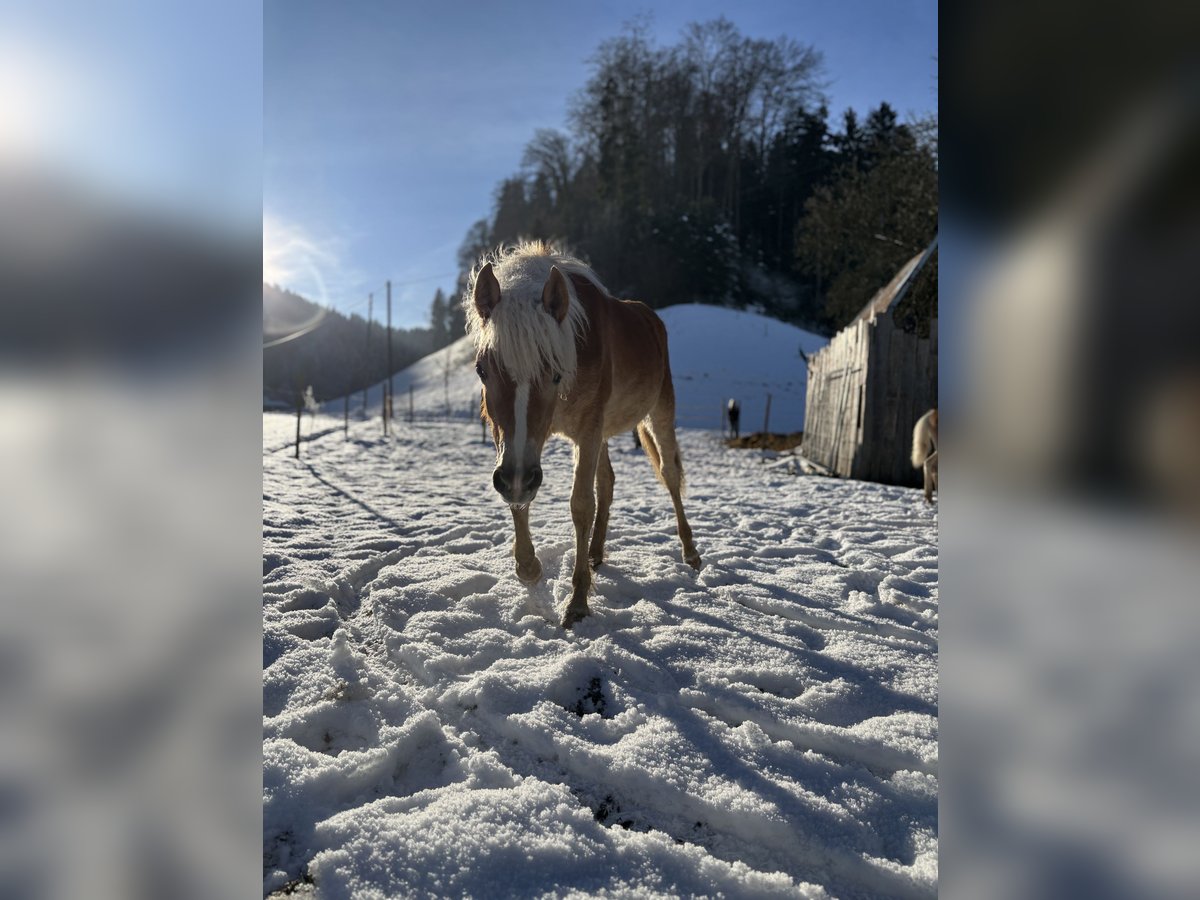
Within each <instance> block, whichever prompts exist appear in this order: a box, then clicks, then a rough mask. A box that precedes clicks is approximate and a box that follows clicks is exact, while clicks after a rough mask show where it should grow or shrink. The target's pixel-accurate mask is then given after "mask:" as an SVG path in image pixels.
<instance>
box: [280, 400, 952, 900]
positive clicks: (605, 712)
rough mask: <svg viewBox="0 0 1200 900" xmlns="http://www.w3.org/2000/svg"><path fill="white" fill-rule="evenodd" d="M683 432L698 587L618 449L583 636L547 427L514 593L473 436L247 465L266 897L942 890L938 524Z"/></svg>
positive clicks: (906, 504)
mask: <svg viewBox="0 0 1200 900" xmlns="http://www.w3.org/2000/svg"><path fill="white" fill-rule="evenodd" d="M269 418H270V416H264V419H269ZM264 431H265V433H266V432H268V431H270V429H269V428H266V427H265V428H264ZM681 443H682V447H683V453H684V462H685V468H686V469H687V473H688V484H689V490H688V496H687V498H686V499H685V504H686V506H687V509H688V513H689V518H690V519H691V521H692V525H693V529H694V531H695V534H696V541H697V546H698V547H699V548H700V551H701V554H702V556H703V557H704V561H705V568H704V570H703V571H702V572H701V573H699V575H696V574H695V573H693V572H692V570H691V569H690V568H689V567H687V566H686V565H685V564H684V563H682V562H681V561H680V559H679V550H678V542H677V538H676V536H675V532H674V517H673V515H672V514H671V510H670V502H669V499H668V497H667V495H666V492H665V490H663V489H662V488H661V486H660V485H658V484H657V482H656V481H655V480H654V477H653V474H652V472H651V470H650V466H649V463H648V462H647V461H646V460H645V459H644V458H643V457H642V456H641V454H640V453H637V452H635V451H634V450H633V448H632V445H631V442H630V441H629V440H628V439H614V440H613V441H611V442H610V452H611V455H612V461H613V467H614V470H615V473H616V490H615V497H614V504H613V513H612V522H611V525H610V537H609V542H608V551H607V553H608V555H607V560H606V563H605V565H604V566H603V567H602V568H601V569H600V570H599V571H598V572H597V573H596V579H595V588H594V591H593V596H592V599H591V601H590V602H591V607H592V615H591V616H590V617H589V618H588V619H586V620H584V621H583V622H581V623H579V624H578V625H577V626H576V627H575V629H574V631H573V632H564V631H563V630H562V629H560V628H559V627H558V626H557V624H556V622H557V616H558V611H559V610H560V609H561V606H562V604H563V601H564V599H565V597H566V596H567V594H569V591H570V577H571V566H572V563H573V557H574V542H573V536H572V531H571V524H570V514H569V509H568V501H567V497H568V495H569V490H570V448H569V445H568V444H566V443H565V442H561V441H552V442H551V444H549V445H548V446H547V451H546V455H545V458H544V460H543V464H544V469H545V472H546V478H545V483H544V486H543V488H542V491H541V492H540V494H539V496H538V499H537V501H536V502H535V504H534V506H533V508H532V525H533V533H534V539H535V544H536V546H537V549H538V555H539V557H540V559H541V561H542V564H543V569H544V579H543V582H542V583H541V584H539V585H537V586H535V587H533V588H531V589H527V588H525V587H524V586H522V585H521V584H520V583H519V582H518V581H517V580H516V578H515V576H514V575H513V574H512V562H511V558H510V556H509V546H510V543H511V520H510V518H509V515H508V513H507V511H506V510H505V509H504V507H503V506H502V504H501V503H500V501H499V499H498V498H497V497H496V496H495V495H494V492H493V491H492V490H491V486H490V474H491V468H492V465H493V461H494V453H493V450H492V449H491V447H490V446H485V445H483V444H481V443H480V442H479V429H478V426H477V425H467V424H455V423H450V424H431V425H416V426H402V427H401V429H400V431H399V433H398V434H397V435H395V437H394V438H393V440H392V441H390V442H385V441H383V440H382V439H381V438H380V437H379V435H378V429H377V427H376V424H375V423H365V424H352V426H351V440H350V441H344V440H343V438H342V436H341V435H340V434H328V435H325V436H322V437H320V438H318V439H316V440H314V441H312V442H311V443H309V444H306V445H305V446H304V447H302V451H301V452H302V457H303V458H302V459H301V460H300V461H296V460H293V459H291V458H289V457H287V456H284V455H282V454H271V453H266V454H264V500H263V502H264V598H263V602H264V658H263V664H264V675H263V679H264V755H265V764H264V783H265V798H264V892H265V893H269V892H271V891H275V890H280V889H285V888H286V889H288V890H301V891H303V890H307V889H308V883H309V882H310V881H311V882H314V883H315V884H316V885H317V886H318V887H319V888H320V892H321V894H322V896H358V895H363V894H368V895H369V893H370V892H371V891H376V892H378V893H379V894H380V895H389V894H396V893H410V892H411V893H417V894H422V893H430V894H440V893H450V894H459V893H472V894H475V895H481V896H489V895H496V894H505V893H516V894H534V893H537V892H539V891H557V892H558V893H560V894H561V893H566V892H568V891H570V890H577V891H581V892H585V893H592V894H594V893H596V892H598V891H601V890H616V891H624V890H634V889H636V890H640V891H643V892H646V893H649V894H656V893H657V894H677V893H689V892H695V893H708V894H711V893H715V892H718V891H724V892H726V893H729V894H733V895H737V894H745V893H754V894H772V893H778V894H781V895H789V896H794V895H796V894H798V893H799V894H811V895H813V896H820V895H822V893H823V892H824V891H828V892H829V893H831V894H833V895H835V896H855V895H861V896H898V897H931V896H934V895H935V894H936V883H937V875H936V856H937V836H936V835H937V778H936V764H937V718H936V717H937V546H936V539H937V535H936V511H935V510H931V509H929V508H927V507H925V506H924V505H923V504H922V502H921V499H920V492H919V491H915V490H909V489H903V488H891V487H885V486H880V485H870V484H864V483H859V482H849V481H835V480H830V479H822V478H794V477H791V476H788V475H786V474H784V473H782V472H781V471H779V470H778V469H768V468H766V467H764V466H762V465H761V464H760V463H759V461H758V456H757V454H755V453H746V452H745V451H741V452H739V451H730V450H726V449H725V448H724V447H722V446H720V445H719V443H718V442H717V440H716V438H715V437H714V436H713V435H711V434H709V433H705V432H694V431H688V430H683V431H681Z"/></svg>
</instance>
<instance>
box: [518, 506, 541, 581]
mask: <svg viewBox="0 0 1200 900" xmlns="http://www.w3.org/2000/svg"><path fill="white" fill-rule="evenodd" d="M512 517H513V530H514V531H515V532H516V537H514V538H513V557H514V558H515V559H516V561H517V577H518V578H520V579H521V580H522V581H523V582H525V583H526V584H533V583H534V582H536V581H537V580H538V579H540V578H541V577H542V564H541V563H540V562H538V558H537V554H536V553H534V552H533V538H532V537H531V536H530V534H529V507H528V506H524V507H522V508H520V509H514V510H513V511H512Z"/></svg>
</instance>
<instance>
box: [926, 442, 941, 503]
mask: <svg viewBox="0 0 1200 900" xmlns="http://www.w3.org/2000/svg"><path fill="white" fill-rule="evenodd" d="M924 468H925V502H926V503H932V502H933V492H934V491H935V490H936V489H937V483H938V456H937V451H936V450H934V451H933V452H932V453H931V454H929V456H927V457H925V466H924Z"/></svg>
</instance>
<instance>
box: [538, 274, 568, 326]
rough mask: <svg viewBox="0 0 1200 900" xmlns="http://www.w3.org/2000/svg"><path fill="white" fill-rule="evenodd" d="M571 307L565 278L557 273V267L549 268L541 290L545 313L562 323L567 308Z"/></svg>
mask: <svg viewBox="0 0 1200 900" xmlns="http://www.w3.org/2000/svg"><path fill="white" fill-rule="evenodd" d="M570 305H571V291H570V289H569V288H568V287H567V279H566V276H565V275H563V273H562V272H561V271H559V268H558V266H551V267H550V277H549V278H547V279H546V286H545V287H543V288H542V306H544V307H546V312H548V313H550V315H552V316H554V318H555V319H556V320H557V321H559V322H562V320H563V319H565V318H566V317H567V308H568V307H569V306H570Z"/></svg>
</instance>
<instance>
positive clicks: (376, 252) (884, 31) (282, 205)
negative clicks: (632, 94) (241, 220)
mask: <svg viewBox="0 0 1200 900" xmlns="http://www.w3.org/2000/svg"><path fill="white" fill-rule="evenodd" d="M647 13H648V14H650V16H651V29H652V33H653V34H654V35H655V36H656V38H657V41H658V43H659V44H674V43H676V42H677V40H678V38H679V34H680V31H681V29H682V28H683V27H684V25H686V24H687V23H689V22H693V21H707V20H709V19H714V18H717V17H718V16H721V15H724V16H725V17H726V18H728V19H730V20H731V21H732V22H733V23H734V24H735V25H736V26H737V27H738V28H739V29H740V30H741V32H742V33H743V34H746V35H749V36H752V37H763V38H774V37H778V36H779V35H781V34H786V35H788V36H789V37H792V38H794V39H796V40H798V41H800V42H801V43H805V44H811V45H812V46H814V47H815V48H816V49H818V50H820V51H821V52H822V53H823V54H824V57H825V78H826V80H827V81H828V82H829V84H828V88H827V91H826V93H827V96H828V98H829V101H830V109H831V113H832V118H833V119H834V120H835V121H836V120H837V119H838V118H840V115H841V112H842V110H844V109H845V108H847V107H853V108H854V109H856V110H858V111H859V112H860V113H865V112H866V111H867V110H868V109H869V108H870V107H873V106H876V105H878V104H879V103H880V102H881V101H884V100H886V101H887V102H889V103H891V104H892V106H894V107H895V108H896V109H897V111H898V112H899V113H900V115H901V117H902V118H904V117H906V116H907V115H909V114H912V115H921V114H925V113H928V112H931V111H933V110H935V109H936V105H937V81H936V69H937V63H936V59H935V58H936V56H937V4H936V2H916V0H870V2H868V0H841V2H827V0H790V2H784V0H767V2H756V0H739V2H737V3H732V2H708V0H696V2H688V3H683V2H676V3H663V4H655V3H646V2H634V0H592V2H587V3H576V2H564V0H558V2H546V0H524V2H510V3H499V2H495V0H493V2H490V3H487V2H438V0H427V2H424V3H414V2H407V0H405V2H397V3H380V2H372V3H367V2H362V0H351V2H342V3H328V2H313V0H267V3H266V4H265V7H264V13H263V40H264V44H263V95H264V99H263V153H264V157H263V220H264V238H263V240H264V248H263V254H264V269H265V277H266V278H267V279H268V280H273V281H278V282H280V283H282V284H283V285H284V286H286V287H290V288H292V289H293V290H297V291H299V292H300V293H303V294H305V295H306V296H308V297H310V298H312V299H314V300H320V301H321V302H327V303H331V304H333V305H334V306H335V307H337V308H339V309H343V310H350V309H353V310H354V311H356V312H361V313H363V314H365V312H366V306H365V303H364V302H363V301H365V299H366V296H367V293H368V292H370V291H374V292H375V297H376V304H375V311H376V316H377V317H378V316H379V314H380V309H381V300H382V297H383V285H384V282H385V280H387V279H388V278H390V279H392V281H393V312H392V316H393V324H396V325H399V326H413V325H423V324H426V323H427V317H428V310H429V302H430V299H431V298H432V296H433V292H434V290H435V289H436V288H437V287H442V288H443V289H444V290H446V291H447V292H449V291H450V290H451V288H452V287H453V284H454V279H455V274H456V273H455V269H456V251H457V249H458V246H459V244H460V243H461V242H462V239H463V237H464V235H465V234H466V231H467V229H468V227H469V226H470V225H471V224H472V223H473V222H475V221H476V220H477V219H480V218H483V217H485V216H487V215H488V214H489V213H490V211H491V200H492V193H493V190H494V189H495V187H496V185H497V183H498V182H499V181H500V180H501V179H502V178H504V177H506V176H508V175H511V174H513V173H515V172H516V171H517V169H518V167H519V163H520V159H521V152H522V150H523V148H524V146H525V144H526V143H527V142H528V140H529V139H530V138H531V137H532V136H533V133H534V131H535V130H536V129H538V128H560V129H565V126H566V111H567V104H568V101H569V99H570V97H571V95H572V94H574V93H575V91H577V90H578V89H579V88H580V87H581V86H582V85H583V83H584V82H585V81H586V79H587V77H588V75H589V67H588V63H587V60H588V58H589V57H590V55H591V53H592V51H593V50H594V49H595V48H596V46H597V45H598V44H599V43H600V42H601V41H603V40H604V39H606V38H609V37H613V36H615V35H617V34H619V33H620V32H621V30H622V25H623V24H624V23H625V22H627V21H629V20H630V19H632V18H633V17H635V16H638V15H645V14H647Z"/></svg>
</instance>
